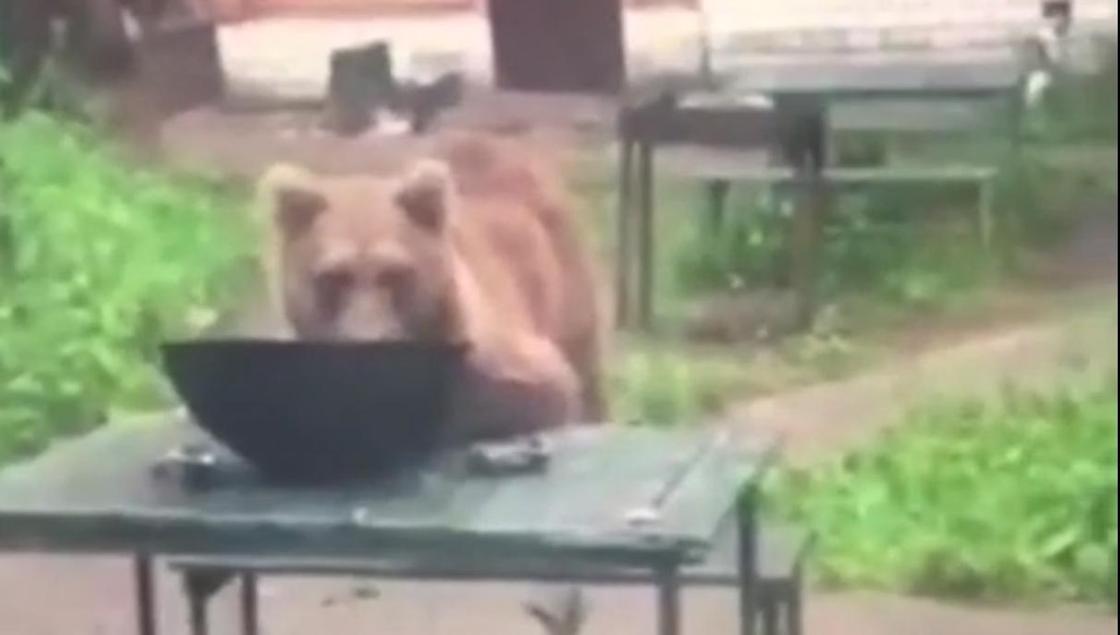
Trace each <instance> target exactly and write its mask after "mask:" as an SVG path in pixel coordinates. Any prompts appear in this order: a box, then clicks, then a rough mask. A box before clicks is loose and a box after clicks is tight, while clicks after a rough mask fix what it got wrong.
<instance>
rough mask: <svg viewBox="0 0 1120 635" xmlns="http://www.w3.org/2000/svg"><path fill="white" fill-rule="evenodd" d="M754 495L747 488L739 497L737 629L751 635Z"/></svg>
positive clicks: (755, 539)
mask: <svg viewBox="0 0 1120 635" xmlns="http://www.w3.org/2000/svg"><path fill="white" fill-rule="evenodd" d="M755 502H756V501H755V493H754V489H753V488H751V489H748V490H747V491H746V492H744V493H743V494H742V495H741V496H740V497H739V504H738V509H737V513H736V518H738V525H739V629H740V632H741V633H742V635H754V634H755V631H756V627H757V622H758V528H757V519H756V518H755V515H756V514H755Z"/></svg>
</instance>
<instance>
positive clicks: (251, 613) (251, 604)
mask: <svg viewBox="0 0 1120 635" xmlns="http://www.w3.org/2000/svg"><path fill="white" fill-rule="evenodd" d="M257 597H258V596H257V575H256V574H255V573H251V572H244V573H242V574H241V633H242V635H257V633H259V632H260V617H259V613H260V611H259V609H258V605H257Z"/></svg>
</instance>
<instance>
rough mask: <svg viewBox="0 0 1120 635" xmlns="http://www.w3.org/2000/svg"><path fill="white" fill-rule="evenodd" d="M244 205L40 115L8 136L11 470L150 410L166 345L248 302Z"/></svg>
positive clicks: (4, 202) (3, 254) (6, 428)
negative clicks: (16, 461) (240, 292)
mask: <svg viewBox="0 0 1120 635" xmlns="http://www.w3.org/2000/svg"><path fill="white" fill-rule="evenodd" d="M240 204H241V201H240V200H238V199H237V198H236V197H231V196H229V195H228V194H225V193H220V192H219V191H218V190H217V189H215V188H213V187H211V186H210V185H208V184H206V183H205V182H204V180H203V179H200V178H187V177H176V176H169V175H164V174H160V173H157V172H155V171H151V170H148V169H143V168H139V167H135V166H131V165H128V164H126V163H124V162H123V161H122V160H121V159H120V158H118V157H117V156H115V155H114V154H113V153H112V150H111V148H109V147H108V145H107V144H106V143H104V142H103V141H102V140H101V139H99V138H98V137H97V136H96V135H95V134H94V133H92V132H91V131H90V130H89V129H87V128H84V127H81V126H78V125H77V124H70V123H63V122H60V121H57V120H54V119H51V118H48V117H46V116H44V115H41V114H37V113H27V114H25V115H24V116H23V117H21V118H19V120H17V121H14V122H11V123H7V124H3V125H0V460H4V459H8V458H12V457H14V456H19V455H23V454H26V453H29V452H33V451H35V450H37V449H39V448H41V447H42V446H43V444H45V443H46V442H47V441H49V440H50V439H51V438H53V437H55V436H57V435H60V434H68V433H73V432H77V431H80V430H83V429H86V428H88V427H90V426H92V425H95V424H97V423H98V422H100V421H102V420H103V419H105V418H106V416H107V414H108V412H109V410H110V409H112V408H116V407H122V408H127V407H142V406H148V405H151V404H153V403H155V402H156V401H158V400H159V399H160V397H161V395H163V394H165V389H164V387H163V386H162V383H161V380H160V374H159V373H158V372H157V371H156V369H155V362H156V354H157V349H158V345H159V343H160V342H161V341H162V340H163V339H164V338H168V337H174V336H180V335H184V334H187V333H192V332H195V331H197V330H198V329H200V328H202V327H204V326H205V325H206V324H208V323H209V322H210V321H212V320H213V318H214V317H215V315H216V313H217V312H218V311H220V310H221V309H222V308H223V307H224V306H226V305H227V303H228V300H230V299H231V294H232V293H233V292H234V291H235V290H236V287H237V285H236V284H235V283H236V281H237V280H238V279H239V278H238V277H237V276H236V275H234V274H236V273H238V272H239V271H240V266H241V264H242V263H244V262H245V256H246V247H247V246H248V245H249V244H251V243H250V241H248V240H247V237H248V233H247V232H248V227H247V225H246V223H245V222H244V221H243V218H244V215H242V214H239V213H238V212H239V210H238V207H239V206H240Z"/></svg>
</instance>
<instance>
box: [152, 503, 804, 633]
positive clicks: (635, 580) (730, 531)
mask: <svg viewBox="0 0 1120 635" xmlns="http://www.w3.org/2000/svg"><path fill="white" fill-rule="evenodd" d="M812 542H813V537H812V535H811V534H810V533H808V532H805V531H803V530H800V529H796V528H792V527H786V526H772V525H771V526H763V527H762V528H761V529H760V531H759V535H758V543H757V544H758V552H757V558H758V559H757V566H758V572H759V580H758V585H757V589H758V598H757V603H756V606H757V613H756V616H755V619H756V623H757V626H758V627H759V629H760V630H761V633H762V634H763V635H800V634H801V633H802V630H803V629H802V573H803V570H804V563H805V559H806V556H807V555H808V553H809V550H810V548H811V546H812ZM713 544H714V545H715V546H714V547H713V548H712V549H711V551H710V552H709V553H708V556H707V558H706V559H705V560H703V561H702V562H701V563H699V564H695V565H692V566H688V567H685V568H683V569H682V571H681V573H680V580H681V583H682V585H683V586H685V587H689V586H691V587H730V588H735V587H738V585H739V577H738V558H739V555H738V540H737V534H736V523H735V522H734V518H729V519H728V520H727V521H726V522H724V523H723V524H722V525H721V526H720V528H719V530H718V532H717V535H716V538H715V540H714V541H713ZM169 566H170V567H171V569H172V570H173V571H176V572H177V573H179V574H180V575H181V576H182V579H183V584H184V588H185V590H186V595H187V597H188V600H189V602H190V604H191V606H190V611H191V614H192V620H191V621H192V623H195V624H205V623H206V619H205V611H206V603H207V602H208V600H209V597H210V596H211V595H212V594H214V593H215V592H217V591H218V590H219V589H220V588H221V587H222V586H223V585H224V584H225V582H226V581H227V580H228V579H230V578H231V577H234V576H236V577H238V578H239V580H240V586H241V588H240V594H241V599H240V602H241V615H242V620H241V621H242V633H243V634H244V635H257V634H258V633H259V632H260V629H259V622H258V602H257V588H256V587H257V579H258V578H259V577H260V576H265V575H269V576H286V575H292V576H304V575H314V576H358V577H371V578H382V579H411V580H444V581H446V580H478V579H479V574H478V572H477V570H475V569H472V568H469V567H468V568H460V567H457V566H454V565H448V564H444V563H439V562H428V561H416V560H400V559H397V560H386V561H372V562H369V561H367V562H354V561H347V560H334V561H330V560H315V561H303V560H289V559H274V558H212V557H205V558H201V557H199V558H196V557H176V558H172V559H170V561H169ZM506 573H507V574H508V575H507V574H503V573H501V572H494V573H489V574H487V575H486V579H490V580H506V579H508V580H520V579H526V578H531V579H535V580H543V581H547V582H567V583H586V584H610V585H628V584H648V583H649V582H651V581H652V577H651V573H650V572H649V571H646V570H643V569H633V570H620V569H616V568H610V569H607V568H603V569H599V568H597V567H594V566H592V567H587V566H580V567H578V568H575V569H571V570H556V569H555V568H549V569H540V570H537V571H532V572H530V573H526V571H525V570H524V569H518V570H510V571H508V572H506Z"/></svg>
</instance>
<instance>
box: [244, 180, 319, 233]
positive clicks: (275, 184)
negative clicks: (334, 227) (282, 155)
mask: <svg viewBox="0 0 1120 635" xmlns="http://www.w3.org/2000/svg"><path fill="white" fill-rule="evenodd" d="M258 190H259V191H260V193H261V194H262V196H263V198H264V200H265V202H266V203H265V204H266V205H267V207H268V209H269V211H270V213H271V214H272V220H273V222H274V223H276V226H277V227H278V228H279V229H280V231H281V232H283V233H284V235H285V236H289V237H291V236H298V235H300V234H302V233H303V232H305V231H307V229H308V228H309V227H310V226H311V223H312V222H313V221H314V220H315V218H316V217H318V215H319V214H321V213H322V212H323V211H324V210H325V209H326V208H327V198H326V196H324V195H323V193H322V192H320V191H319V190H318V188H317V187H316V185H315V179H314V177H313V176H312V175H311V174H310V173H308V172H306V171H304V170H302V169H300V168H297V167H294V166H290V165H276V166H273V167H272V168H270V169H269V170H268V172H267V173H265V175H264V176H263V177H262V178H261V181H260V183H259V185H258Z"/></svg>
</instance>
